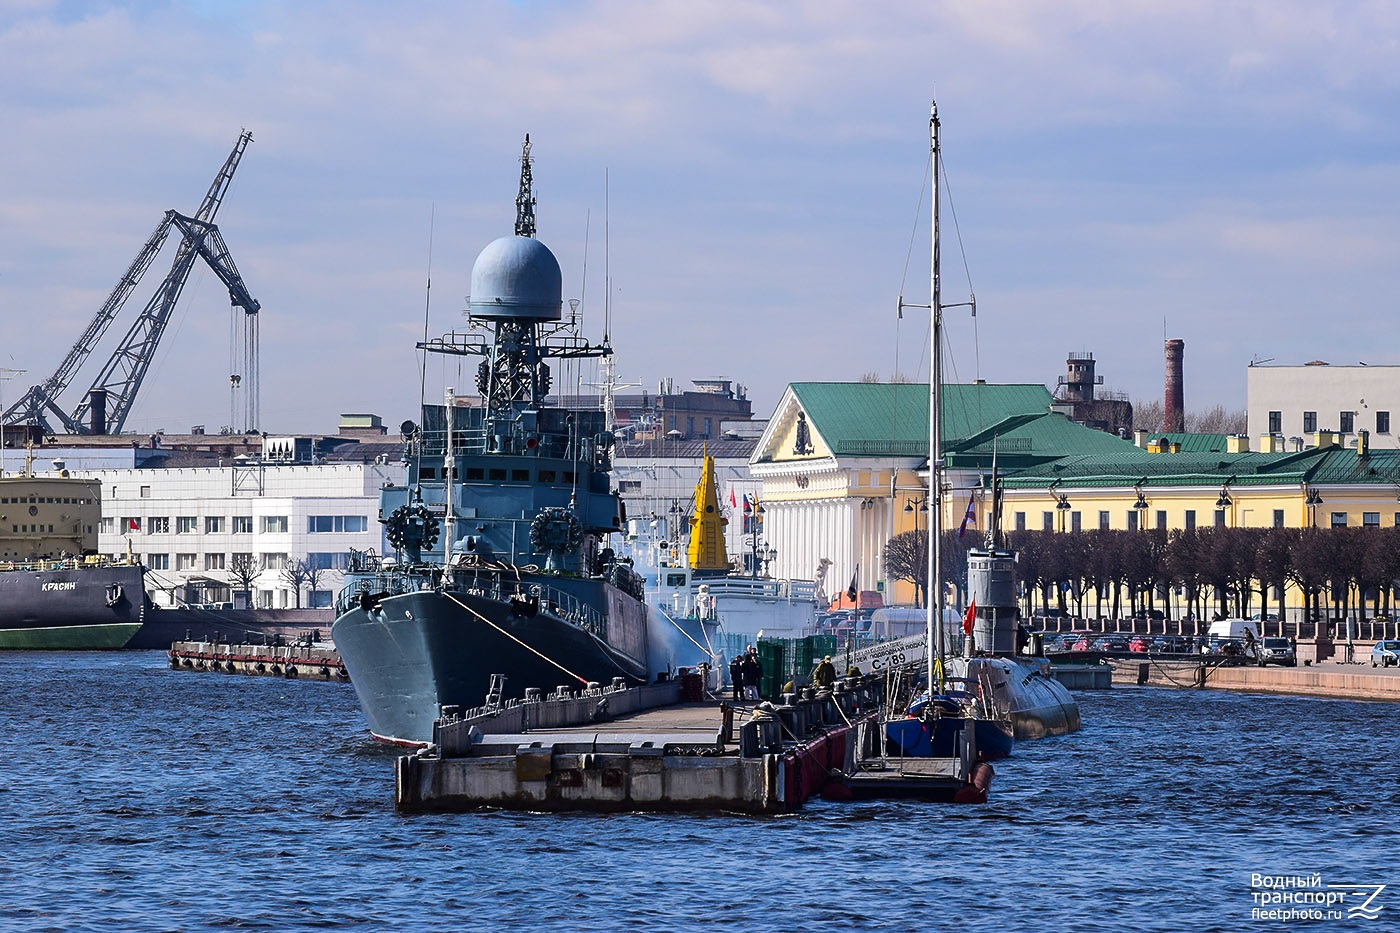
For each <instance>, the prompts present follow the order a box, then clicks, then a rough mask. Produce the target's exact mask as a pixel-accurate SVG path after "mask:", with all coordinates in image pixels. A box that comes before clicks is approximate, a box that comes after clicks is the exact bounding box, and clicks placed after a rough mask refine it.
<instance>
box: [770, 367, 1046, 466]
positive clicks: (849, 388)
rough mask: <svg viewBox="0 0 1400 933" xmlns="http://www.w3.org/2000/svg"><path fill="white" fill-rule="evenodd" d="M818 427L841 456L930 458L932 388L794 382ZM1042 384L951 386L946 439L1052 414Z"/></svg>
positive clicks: (924, 385)
mask: <svg viewBox="0 0 1400 933" xmlns="http://www.w3.org/2000/svg"><path fill="white" fill-rule="evenodd" d="M792 391H793V394H794V395H795V396H797V401H798V403H799V404H801V406H802V408H803V410H805V411H806V412H807V416H808V417H809V418H810V419H811V423H812V425H813V426H814V427H815V428H816V429H817V430H818V431H820V432H821V436H822V438H823V439H824V440H825V441H826V442H827V444H828V445H830V447H831V449H832V452H833V453H835V454H837V455H848V456H849V455H856V456H859V455H862V454H864V455H868V456H890V455H911V454H913V455H917V454H921V453H922V454H927V453H928V384H927V383H916V382H904V383H898V382H897V383H889V382H794V383H792ZM1049 407H1050V393H1049V392H1048V391H1046V389H1045V386H1042V385H987V384H985V383H977V384H973V385H947V386H944V387H943V434H944V437H945V438H949V439H958V438H965V437H969V436H971V435H973V434H976V433H977V432H978V431H980V430H981V429H982V428H984V427H986V426H988V425H990V424H995V423H996V422H998V421H1002V420H1004V419H1006V418H1009V417H1012V416H1014V415H1024V414H1030V413H1036V414H1038V413H1040V412H1044V411H1048V410H1049Z"/></svg>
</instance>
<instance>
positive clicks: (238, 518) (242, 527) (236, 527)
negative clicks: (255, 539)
mask: <svg viewBox="0 0 1400 933" xmlns="http://www.w3.org/2000/svg"><path fill="white" fill-rule="evenodd" d="M233 533H234V534H236V535H250V534H252V533H253V516H251V515H235V516H234V517H233Z"/></svg>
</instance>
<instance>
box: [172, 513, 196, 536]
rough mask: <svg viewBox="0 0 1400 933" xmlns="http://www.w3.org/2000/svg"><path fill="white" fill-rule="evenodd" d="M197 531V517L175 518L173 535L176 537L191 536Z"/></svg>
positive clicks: (183, 516)
mask: <svg viewBox="0 0 1400 933" xmlns="http://www.w3.org/2000/svg"><path fill="white" fill-rule="evenodd" d="M198 530H199V516H198V515H177V516H175V533H176V534H177V535H192V534H194V533H195V532H196V531H198Z"/></svg>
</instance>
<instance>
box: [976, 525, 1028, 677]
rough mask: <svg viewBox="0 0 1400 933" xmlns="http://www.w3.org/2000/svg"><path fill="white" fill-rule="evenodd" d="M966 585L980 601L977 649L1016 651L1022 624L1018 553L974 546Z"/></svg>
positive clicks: (997, 652)
mask: <svg viewBox="0 0 1400 933" xmlns="http://www.w3.org/2000/svg"><path fill="white" fill-rule="evenodd" d="M967 587H968V591H969V592H970V593H971V595H972V599H973V601H974V602H975V603H976V605H977V618H976V620H975V621H974V622H973V628H972V636H973V640H974V643H975V647H976V650H977V651H980V652H983V653H986V654H997V655H1008V654H1015V653H1016V635H1017V633H1018V631H1019V630H1020V626H1021V610H1020V604H1019V602H1018V600H1017V599H1016V555H1015V554H1014V553H1012V552H1010V551H998V550H983V549H973V550H970V551H968V552H967Z"/></svg>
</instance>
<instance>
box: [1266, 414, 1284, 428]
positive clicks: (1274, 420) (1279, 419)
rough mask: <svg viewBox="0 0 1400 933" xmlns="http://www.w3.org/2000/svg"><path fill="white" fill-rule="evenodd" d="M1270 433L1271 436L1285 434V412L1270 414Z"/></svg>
mask: <svg viewBox="0 0 1400 933" xmlns="http://www.w3.org/2000/svg"><path fill="white" fill-rule="evenodd" d="M1269 433H1270V434H1282V433H1283V412H1281V411H1271V412H1269Z"/></svg>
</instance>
